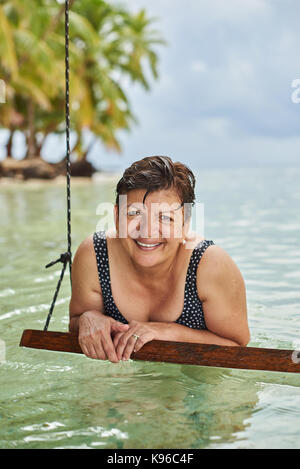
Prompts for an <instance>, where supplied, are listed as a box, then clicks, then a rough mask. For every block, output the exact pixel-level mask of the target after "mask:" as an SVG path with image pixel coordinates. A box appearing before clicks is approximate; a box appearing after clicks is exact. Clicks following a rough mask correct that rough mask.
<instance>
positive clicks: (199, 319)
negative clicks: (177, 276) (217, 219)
mask: <svg viewBox="0 0 300 469" xmlns="http://www.w3.org/2000/svg"><path fill="white" fill-rule="evenodd" d="M93 242H94V250H95V254H96V259H97V266H98V275H99V281H100V286H101V290H102V297H103V302H104V308H105V312H106V314H107V315H109V316H110V317H112V318H114V319H116V320H117V321H120V322H122V323H124V324H127V323H128V321H127V320H126V319H125V318H124V316H123V315H122V314H121V313H120V311H119V310H118V308H117V306H116V304H115V302H114V299H113V296H112V291H111V282H110V272H109V261H108V251H107V243H106V234H105V231H97V232H95V233H94V235H93ZM213 244H214V242H213V241H208V240H203V241H200V243H198V244H197V246H196V247H195V248H194V250H193V252H192V255H191V258H190V262H189V266H188V270H187V275H186V281H185V290H184V305H183V311H182V313H181V315H180V316H179V318H178V319H177V320H176V321H175V322H176V323H178V324H182V325H184V326H188V327H190V328H192V329H206V325H205V320H204V313H203V308H202V302H201V300H200V298H199V297H198V292H197V284H196V275H197V267H198V264H199V262H200V259H201V257H202V255H203V253H204V251H205V250H206V249H207V248H208V247H209V246H211V245H213Z"/></svg>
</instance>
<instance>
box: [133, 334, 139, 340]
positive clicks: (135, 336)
mask: <svg viewBox="0 0 300 469" xmlns="http://www.w3.org/2000/svg"><path fill="white" fill-rule="evenodd" d="M132 337H134V338H135V340H138V339H139V337H140V336H139V335H137V334H132Z"/></svg>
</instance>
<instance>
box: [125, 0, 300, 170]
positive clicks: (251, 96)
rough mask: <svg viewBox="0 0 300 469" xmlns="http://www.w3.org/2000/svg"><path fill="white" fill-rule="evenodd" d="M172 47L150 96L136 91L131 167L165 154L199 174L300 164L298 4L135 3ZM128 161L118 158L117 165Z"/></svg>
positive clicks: (292, 0)
mask: <svg viewBox="0 0 300 469" xmlns="http://www.w3.org/2000/svg"><path fill="white" fill-rule="evenodd" d="M122 3H123V4H125V5H130V8H131V9H132V10H135V11H136V10H138V9H139V8H141V7H145V8H146V10H147V11H148V13H149V14H150V15H151V16H155V17H158V18H159V19H158V21H157V22H156V23H155V24H156V27H157V29H159V30H160V31H162V34H163V36H164V37H165V39H166V40H167V42H168V46H167V47H163V48H160V66H159V73H160V79H159V81H158V82H154V83H153V85H152V91H151V93H145V92H144V91H143V90H141V89H138V88H136V87H135V88H133V89H130V88H129V90H128V91H129V96H130V97H131V101H132V104H133V110H134V111H135V113H136V115H137V116H138V119H139V125H138V126H137V127H135V128H134V130H133V131H132V132H131V134H130V135H123V136H122V138H121V141H122V145H123V155H122V157H121V158H122V162H121V166H122V167H123V168H124V167H126V166H128V164H130V163H131V162H132V161H134V160H136V159H139V158H140V157H142V156H147V155H152V154H166V155H169V156H171V158H172V159H175V160H179V161H183V162H186V163H188V164H190V165H191V166H192V167H193V168H199V169H200V168H203V167H205V168H211V167H212V168H226V167H230V168H232V167H260V166H298V165H299V163H300V102H298V101H300V81H299V83H298V85H297V86H296V87H295V88H293V87H292V84H293V82H294V84H295V80H297V79H298V80H299V79H300V47H299V45H300V29H299V18H300V2H299V1H298V0H187V1H186V2H182V0H151V2H149V1H147V0H127V1H123V2H122ZM118 160H120V158H118Z"/></svg>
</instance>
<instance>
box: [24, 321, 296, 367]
mask: <svg viewBox="0 0 300 469" xmlns="http://www.w3.org/2000/svg"><path fill="white" fill-rule="evenodd" d="M20 346H22V347H30V348H36V349H44V350H53V351H57V352H71V353H82V350H81V348H80V345H79V343H78V339H77V336H76V335H75V334H71V333H68V332H53V331H38V330H33V329H27V330H25V331H24V332H23V335H22V338H21V342H20ZM131 358H132V359H133V360H143V361H151V362H166V363H178V364H186V365H200V366H213V367H221V368H239V369H245V370H265V371H282V372H287V373H299V372H300V352H297V351H293V350H282V349H268V348H256V347H239V346H238V347H230V346H221V345H210V344H209V345H208V344H196V343H188V342H171V341H163V340H153V341H152V342H148V343H147V344H145V345H144V346H143V347H142V349H141V350H139V351H138V352H136V353H133V354H132V356H131Z"/></svg>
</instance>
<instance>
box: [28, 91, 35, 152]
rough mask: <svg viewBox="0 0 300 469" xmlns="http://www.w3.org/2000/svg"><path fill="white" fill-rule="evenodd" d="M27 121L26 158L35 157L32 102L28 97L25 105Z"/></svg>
mask: <svg viewBox="0 0 300 469" xmlns="http://www.w3.org/2000/svg"><path fill="white" fill-rule="evenodd" d="M27 121H28V139H27V155H26V158H27V159H28V160H32V159H33V158H35V157H36V142H35V129H34V102H33V101H32V98H29V100H28V105H27Z"/></svg>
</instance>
